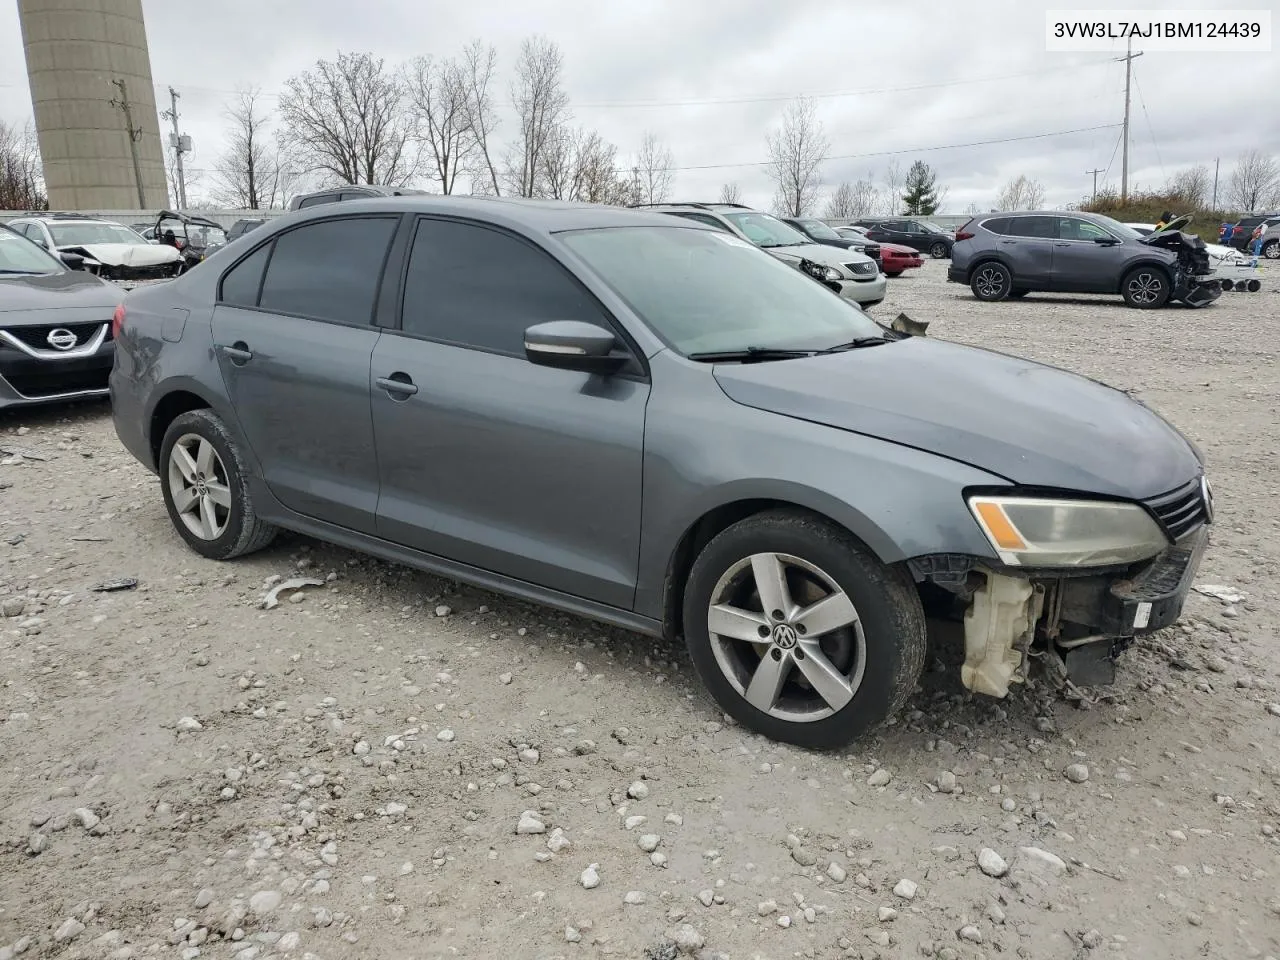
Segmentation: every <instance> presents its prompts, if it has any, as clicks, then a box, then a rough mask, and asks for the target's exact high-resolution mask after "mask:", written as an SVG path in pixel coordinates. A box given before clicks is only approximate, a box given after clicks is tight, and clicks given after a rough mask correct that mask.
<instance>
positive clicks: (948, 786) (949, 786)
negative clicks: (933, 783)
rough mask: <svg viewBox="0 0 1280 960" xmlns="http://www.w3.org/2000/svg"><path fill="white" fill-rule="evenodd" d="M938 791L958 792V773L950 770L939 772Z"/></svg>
mask: <svg viewBox="0 0 1280 960" xmlns="http://www.w3.org/2000/svg"><path fill="white" fill-rule="evenodd" d="M938 792H939V793H955V792H956V775H955V774H954V773H952V772H951V771H950V770H943V771H942V772H941V773H940V774H938Z"/></svg>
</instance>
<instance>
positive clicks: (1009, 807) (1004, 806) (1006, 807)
mask: <svg viewBox="0 0 1280 960" xmlns="http://www.w3.org/2000/svg"><path fill="white" fill-rule="evenodd" d="M1000 809H1001V810H1003V811H1004V812H1005V813H1013V811H1015V810H1017V809H1018V803H1017V801H1016V800H1014V799H1013V797H1005V798H1004V799H1003V800H1001V801H1000Z"/></svg>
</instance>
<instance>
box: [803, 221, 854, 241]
mask: <svg viewBox="0 0 1280 960" xmlns="http://www.w3.org/2000/svg"><path fill="white" fill-rule="evenodd" d="M800 223H801V225H803V226H804V228H805V229H806V230H807V231H809V236H811V237H814V238H815V239H818V240H843V239H844V237H842V236H840V234H838V233H836V232H835V231H834V230H832V229H831V228H830V227H828V226H827V225H826V224H825V223H823V222H822V221H821V220H801V221H800Z"/></svg>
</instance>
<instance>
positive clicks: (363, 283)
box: [259, 217, 493, 323]
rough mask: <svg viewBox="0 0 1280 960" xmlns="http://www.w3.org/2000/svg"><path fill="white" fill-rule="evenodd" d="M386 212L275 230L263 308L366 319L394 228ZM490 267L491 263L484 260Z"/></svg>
mask: <svg viewBox="0 0 1280 960" xmlns="http://www.w3.org/2000/svg"><path fill="white" fill-rule="evenodd" d="M396 222H397V221H396V220H395V219H393V218H390V217H380V218H375V217H351V218H348V219H344V220H325V221H323V222H321V223H309V224H306V225H305V226H301V227H298V228H297V229H296V230H290V231H289V232H288V233H285V234H281V235H280V236H279V237H278V238H277V239H276V242H275V248H276V249H275V253H273V254H272V256H271V263H270V264H269V265H268V267H267V276H266V279H265V280H264V281H263V284H262V298H261V300H260V301H259V304H260V306H261V307H262V309H263V310H271V311H273V312H275V313H294V314H298V315H300V316H304V317H313V318H315V319H317V320H337V321H340V322H343V323H371V322H372V321H373V302H374V298H375V296H376V294H377V291H378V279H379V277H380V276H381V274H382V265H383V262H384V261H385V259H386V255H387V246H388V244H390V242H391V235H392V234H393V233H395V229H396ZM486 267H487V268H488V269H489V270H490V271H492V270H493V264H486Z"/></svg>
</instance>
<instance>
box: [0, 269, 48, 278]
mask: <svg viewBox="0 0 1280 960" xmlns="http://www.w3.org/2000/svg"><path fill="white" fill-rule="evenodd" d="M0 273H5V274H12V275H13V276H18V277H43V276H45V274H43V273H41V272H40V271H39V270H9V269H7V268H5V267H0Z"/></svg>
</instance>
